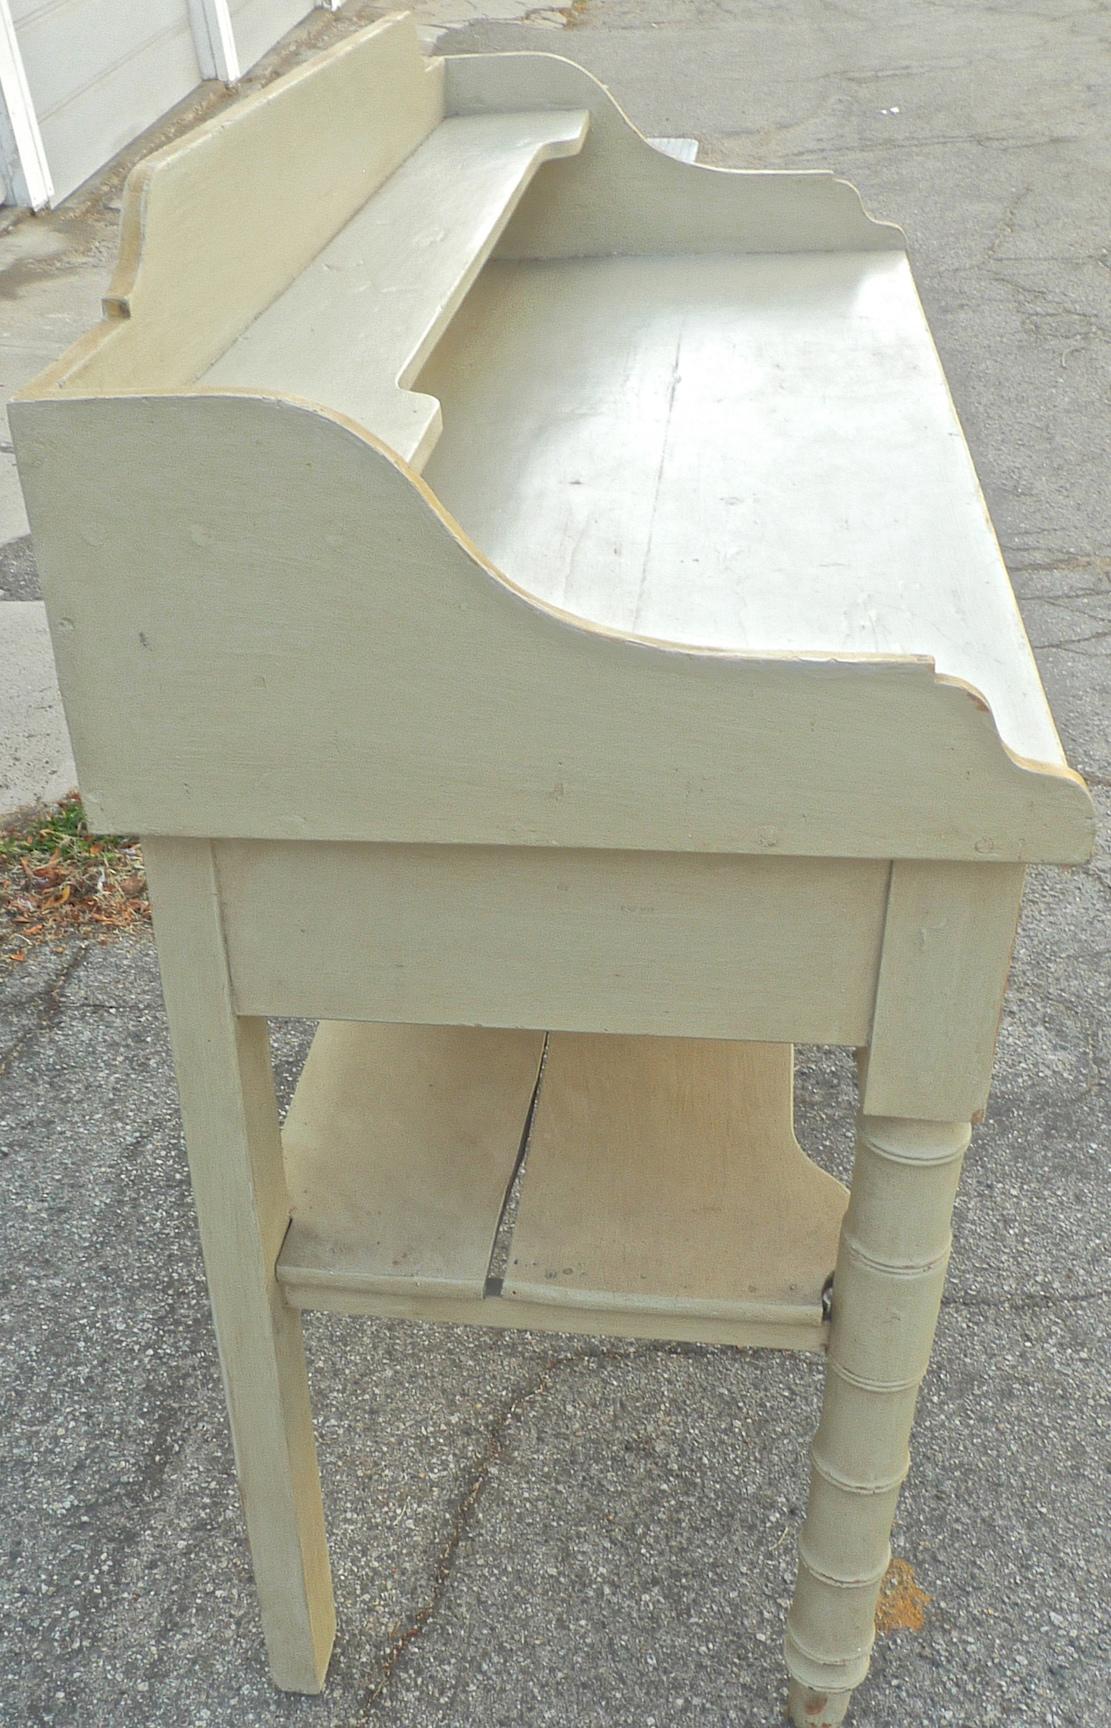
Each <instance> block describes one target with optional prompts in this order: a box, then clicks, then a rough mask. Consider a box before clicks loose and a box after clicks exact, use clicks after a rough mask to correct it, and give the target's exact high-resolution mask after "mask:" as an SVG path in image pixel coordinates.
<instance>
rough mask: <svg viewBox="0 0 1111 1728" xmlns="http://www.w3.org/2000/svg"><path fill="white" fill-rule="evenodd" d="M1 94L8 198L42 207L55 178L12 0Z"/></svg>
mask: <svg viewBox="0 0 1111 1728" xmlns="http://www.w3.org/2000/svg"><path fill="white" fill-rule="evenodd" d="M0 97H2V98H3V100H2V102H0V174H2V175H3V178H4V180H5V182H6V190H7V195H8V198H9V199H10V201H11V202H12V203H13V204H29V205H30V207H31V209H32V210H41V209H43V208H44V206H46V205H47V204H49V203H50V202H51V200H52V199H53V197H54V182H53V180H52V179H51V175H50V165H49V163H48V162H47V160H46V151H45V149H44V148H43V142H42V133H41V132H40V130H39V123H38V119H37V117H36V115H35V105H34V103H33V102H32V101H31V91H30V87H29V86H28V83H27V73H26V71H25V69H24V65H23V55H22V54H21V53H20V50H19V41H18V38H17V37H16V33H15V25H14V24H13V22H12V13H11V6H10V5H9V0H0Z"/></svg>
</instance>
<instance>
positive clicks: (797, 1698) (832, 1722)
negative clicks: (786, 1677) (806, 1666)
mask: <svg viewBox="0 0 1111 1728" xmlns="http://www.w3.org/2000/svg"><path fill="white" fill-rule="evenodd" d="M851 1697H852V1693H851V1692H815V1690H814V1688H813V1687H812V1686H804V1685H803V1684H802V1682H801V1681H799V1680H792V1681H791V1685H790V1688H789V1690H788V1692H787V1714H788V1716H789V1717H790V1720H791V1723H792V1728H837V1725H838V1723H839V1722H843V1721H844V1720H845V1713H846V1711H847V1710H848V1708H849V1699H850V1698H851Z"/></svg>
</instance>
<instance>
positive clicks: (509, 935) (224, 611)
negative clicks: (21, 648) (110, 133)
mask: <svg viewBox="0 0 1111 1728" xmlns="http://www.w3.org/2000/svg"><path fill="white" fill-rule="evenodd" d="M12 423H13V427H14V432H15V438H16V444H17V453H18V458H19V465H20V470H21V474H22V477H23V482H24V487H25V491H26V495H27V502H28V508H29V512H30V516H31V522H32V527H33V532H34V540H35V547H36V552H37V555H38V560H39V564H40V567H41V570H42V575H43V583H44V590H45V594H46V600H47V607H48V611H49V616H50V625H51V631H52V636H53V641H54V646H55V652H56V657H57V661H58V670H59V677H60V682H61V688H62V692H63V697H64V701H65V707H66V713H67V717H68V721H69V725H70V729H71V732H72V737H73V745H74V752H75V756H76V760H77V764H78V770H79V774H80V780H81V789H82V793H83V796H84V800H85V806H86V809H87V811H88V814H89V818H90V821H91V823H92V825H93V826H94V827H95V828H96V829H98V830H100V831H105V832H121V831H122V832H126V833H137V834H139V835H141V836H142V838H143V847H144V852H145V856H146V860H147V865H148V870H149V875H150V881H151V888H152V897H153V905H154V912H155V923H156V931H157V937H158V946H159V953H160V957H161V964H162V972H163V980H164V986H165V995H166V1003H167V1008H168V1012H169V1019H170V1028H171V1034H172V1038H173V1044H174V1052H175V1059H176V1063H177V1072H178V1079H179V1087H180V1093H181V1104H182V1114H183V1118H184V1123H185V1132H186V1138H187V1142H188V1149H189V1157H190V1163H191V1168H192V1174H193V1184H194V1190H195V1194H196V1201H197V1210H198V1215H199V1219H200V1227H201V1235H202V1240H203V1245H204V1252H205V1260H206V1266H207V1271H208V1278H209V1285H210V1289H211V1295H212V1304H213V1310H214V1314H215V1319H216V1327H217V1332H218V1336H219V1341H220V1349H221V1356H222V1360H223V1366H224V1373H225V1380H226V1386H227V1392H228V1402H229V1410H230V1414H231V1422H232V1427H233V1430H234V1435H235V1444H236V1456H237V1461H238V1466H239V1472H240V1479H241V1485H242V1490H243V1499H244V1505H245V1509H246V1518H247V1524H248V1530H249V1534H250V1540H251V1547H252V1552H253V1557H254V1563H255V1570H256V1576H257V1580H258V1587H259V1595H260V1599H261V1603H262V1613H263V1622H264V1628H265V1633H266V1638H267V1645H268V1649H269V1654H270V1660H271V1665H272V1669H273V1673H274V1677H275V1680H276V1681H277V1683H278V1684H279V1685H280V1686H283V1687H287V1688H291V1689H293V1690H298V1691H305V1692H312V1691H318V1690H319V1689H320V1688H321V1686H322V1685H323V1683H324V1675H325V1670H326V1667H327V1663H328V1657H329V1652H330V1649H331V1645H332V1639H333V1631H334V1617H333V1608H332V1597H331V1587H330V1582H329V1573H328V1560H327V1551H326V1547H325V1539H324V1529H323V1520H322V1514H321V1502H320V1490H319V1481H318V1476H317V1470H316V1463H315V1453H314V1447H313V1437H312V1424H311V1416H310V1410H309V1402H308V1388H307V1382H306V1377H305V1368H304V1360H303V1355H302V1345H301V1330H300V1313H299V1311H300V1310H301V1309H303V1308H325V1309H333V1310H336V1311H341V1312H358V1313H366V1314H371V1315H387V1316H400V1317H410V1318H421V1319H432V1320H441V1321H452V1322H464V1323H476V1324H485V1325H491V1326H500V1327H529V1328H536V1329H555V1330H563V1331H572V1332H581V1333H611V1334H622V1335H627V1336H632V1337H648V1338H657V1337H665V1338H682V1339H695V1340H701V1341H705V1342H709V1343H716V1344H733V1345H748V1346H753V1345H758V1346H773V1345H774V1346H780V1347H788V1348H795V1349H805V1350H814V1351H825V1352H828V1365H827V1380H826V1393H825V1402H824V1408H823V1415H822V1421H821V1427H820V1429H819V1433H818V1436H817V1439H816V1441H815V1446H814V1465H813V1476H812V1489H811V1500H810V1508H809V1512H808V1515H807V1520H806V1524H805V1527H804V1529H803V1532H802V1536H801V1543H800V1571H799V1584H798V1590H797V1594H796V1599H795V1603H794V1606H793V1608H792V1610H791V1614H790V1617H789V1623H788V1632H787V1662H788V1667H789V1670H790V1675H791V1692H790V1708H791V1711H792V1718H793V1721H794V1722H795V1723H796V1724H798V1725H800V1728H801V1725H803V1724H809V1725H810V1728H828V1725H832V1724H836V1723H839V1722H840V1721H842V1719H843V1717H844V1715H845V1711H846V1708H847V1705H848V1701H849V1697H850V1694H851V1691H852V1689H853V1688H854V1687H855V1686H856V1685H857V1684H858V1683H859V1682H860V1680H862V1679H863V1677H864V1675H865V1673H866V1671H867V1667H868V1660H869V1652H870V1648H871V1643H872V1637H873V1617H874V1609H875V1601H876V1596H877V1592H878V1589H879V1585H880V1581H881V1579H882V1577H883V1575H884V1572H885V1570H886V1567H887V1565H888V1561H889V1557H890V1550H889V1546H888V1538H889V1531H890V1525H891V1519H892V1516H893V1513H894V1507H895V1501H896V1497H897V1494H898V1491H899V1485H900V1483H901V1481H902V1478H903V1476H904V1474H905V1471H906V1468H907V1463H908V1455H907V1441H908V1436H909V1432H910V1426H911V1420H912V1416H913V1410H914V1403H915V1397H916V1393H917V1387H918V1382H919V1380H920V1378H921V1375H922V1373H923V1372H924V1370H925V1367H926V1362H927V1358H928V1354H929V1349H930V1343H931V1339H932V1334H933V1328H934V1323H935V1320H936V1316H937V1310H938V1303H939V1301H940V1296H941V1286H942V1282H943V1279H944V1275H945V1265H946V1258H947V1255H948V1250H949V1213H950V1207H951V1204H952V1200H953V1194H954V1191H955V1187H956V1182H957V1177H958V1173H959V1169H960V1162H961V1156H962V1153H963V1151H964V1148H965V1146H966V1144H967V1142H968V1138H969V1133H970V1125H971V1124H972V1123H973V1122H974V1121H975V1120H977V1119H978V1118H979V1116H980V1115H981V1113H982V1112H983V1110H984V1107H985V1104H986V1100H987V1093H988V1085H989V1078H990V1072H991V1065H992V1057H993V1049H994V1043H995V1037H996V1030H997V1026H998V1020H999V1014H1000V1006H1001V1001H1002V996H1003V990H1004V987H1005V983H1006V978H1007V970H1008V966H1009V962H1010V952H1011V945H1012V941H1013V937H1014V930H1015V924H1016V920H1017V916H1018V910H1019V901H1020V896H1021V891H1022V880H1023V873H1024V866H1025V865H1026V864H1027V863H1030V862H1035V861H1050V862H1058V863H1062V864H1067V863H1073V862H1078V861H1081V860H1083V859H1084V858H1086V857H1087V855H1088V852H1089V850H1090V846H1091V832H1092V812H1091V806H1090V801H1089V798H1088V795H1087V792H1086V790H1085V787H1084V785H1083V783H1082V781H1081V780H1080V779H1079V778H1078V777H1077V775H1075V774H1074V773H1072V772H1071V771H1070V769H1069V768H1068V766H1067V764H1066V762H1065V759H1064V755H1063V753H1062V750H1061V746H1060V743H1059V741H1058V738H1057V734H1056V731H1055V729H1054V726H1053V721H1052V718H1051V716H1050V713H1049V709H1048V707H1047V705H1046V701H1045V697H1044V694H1043V692H1042V688H1041V685H1040V682H1039V679H1038V675H1037V671H1036V668H1035V665H1034V661H1033V657H1032V655H1031V652H1030V648H1029V644H1028V643H1027V640H1026V636H1025V634H1024V631H1023V627H1022V623H1021V619H1020V617H1019V614H1018V610H1017V608H1016V605H1015V602H1014V598H1013V596H1012V593H1011V589H1010V586H1009V583H1008V579H1007V574H1006V571H1005V569H1004V566H1003V563H1002V560H1001V557H1000V554H999V550H998V547H997V545H996V542H995V539H994V536H993V533H992V529H991V525H990V523H989V521H988V517H987V514H986V511H985V507H984V503H983V499H982V497H981V495H980V490H979V487H978V484H977V480H976V475H975V472H974V470H973V467H972V463H971V460H970V458H969V454H968V451H967V449H966V446H965V443H964V439H963V437H962V434H961V430H960V426H959V424H958V421H957V419H956V416H955V413H954V410H953V407H952V404H951V402H950V399H949V394H948V390H947V388H946V383H945V379H944V376H943V373H942V370H941V367H940V364H939V361H938V358H937V355H936V353H935V351H934V348H933V344H932V342H931V339H930V335H929V331H928V328H927V325H926V322H925V319H924V317H923V313H922V310H921V307H920V305H919V302H918V298H917V295H916V292H915V288H914V282H913V279H912V276H911V272H910V267H909V264H908V262H907V258H906V253H905V250H904V243H903V238H902V235H901V234H900V232H899V230H898V229H896V228H893V227H891V226H889V225H887V224H884V223H880V222H876V221H874V220H872V218H870V217H869V216H868V215H867V214H866V212H865V211H864V209H863V207H862V205H861V203H860V200H859V198H858V196H857V194H856V192H855V191H854V190H853V188H852V187H851V186H849V185H848V184H846V183H845V182H843V181H840V180H837V179H835V178H833V177H831V176H828V175H825V174H809V173H808V174H786V173H784V174H780V173H744V172H727V171H722V170H715V169H707V168H701V167H697V166H692V165H689V164H686V163H683V162H679V161H676V160H674V159H672V158H671V157H669V156H667V155H665V154H663V153H662V152H661V151H659V150H657V149H654V148H653V147H652V146H651V145H650V144H649V143H648V142H647V141H646V140H645V139H644V138H642V137H641V136H640V134H639V133H637V132H636V131H635V129H634V128H633V127H632V126H631V125H630V124H629V122H628V121H627V120H626V118H625V117H624V115H623V114H622V113H621V111H620V110H619V108H618V107H617V106H616V105H615V103H614V101H613V100H612V98H611V97H610V96H609V94H608V93H607V92H606V91H605V90H604V89H603V88H602V87H601V86H600V85H599V84H598V83H597V82H596V81H595V80H594V79H592V78H591V77H590V76H589V75H588V74H587V73H586V72H584V71H582V70H581V69H580V68H579V67H577V66H574V65H572V64H571V63H570V62H568V61H566V60H562V59H558V58H555V57H553V56H548V55H533V54H523V55H517V54H507V55H493V56H485V55H476V56H466V57H462V58H456V59H447V60H438V59H432V60H425V59H424V58H423V57H422V55H421V52H420V49H419V46H418V41H417V37H416V34H415V31H414V30H413V28H412V26H411V24H410V23H409V21H408V20H406V19H404V18H390V19H387V20H385V21H384V22H382V23H380V24H377V25H374V26H373V27H371V28H370V29H369V30H367V31H365V32H362V33H360V34H358V35H354V36H351V37H349V38H347V39H346V40H344V41H342V42H340V43H339V44H338V45H337V46H336V47H334V48H332V49H331V50H329V51H328V52H326V53H324V54H323V55H321V56H320V57H319V58H318V59H316V60H315V61H313V62H312V63H310V64H308V65H306V66H303V67H301V68H299V69H298V70H296V71H294V72H292V73H290V74H289V75H287V76H286V77H284V78H282V79H280V80H278V81H277V82H276V83H274V84H272V85H270V86H269V87H267V88H266V89H264V90H263V91H261V92H260V93H259V94H258V95H256V96H253V97H250V98H248V99H246V100H245V101H242V102H239V103H236V104H234V105H233V106H230V107H229V108H227V109H226V110H224V111H223V112H221V113H220V114H218V115H217V116H216V118H214V119H212V120H210V121H209V122H208V123H207V124H206V125H204V126H202V127H200V128H199V129H198V130H197V131H195V132H193V133H191V134H190V135H188V136H187V137H185V138H184V139H182V140H180V141H178V142H177V143H174V144H172V145H170V146H169V147H168V148H167V149H165V150H163V151H160V152H158V153H157V154H156V155H154V156H152V157H150V158H148V159H147V160H146V161H145V162H144V163H142V164H141V165H140V166H139V167H138V168H137V169H136V170H135V172H134V173H133V175H132V177H131V180H130V181H129V184H128V190H127V193H126V197H125V203H124V211H123V225H122V239H121V250H120V262H119V266H118V270H117V274H116V278H115V280H114V282H113V285H112V289H111V292H110V293H109V296H108V298H107V300H106V302H105V318H104V321H103V322H102V323H101V324H99V325H98V326H97V328H96V329H95V330H93V331H91V332H90V333H89V335H88V336H87V337H85V338H84V339H83V340H82V341H81V342H79V343H78V344H77V345H76V347H75V348H73V349H71V350H70V352H69V353H68V354H67V355H65V356H64V358H63V359H62V360H61V361H59V362H58V363H57V364H56V365H55V366H54V367H53V368H51V369H50V370H49V371H48V372H46V373H44V374H43V375H42V377H40V378H39V379H38V380H37V381H36V382H35V384H34V385H32V386H31V387H30V388H29V389H28V390H26V391H25V392H23V394H22V396H21V397H20V398H19V399H18V401H17V403H16V404H15V405H14V407H13V410H12ZM268 1016H269V1017H282V1016H305V1017H309V1018H312V1019H315V1020H318V1021H319V1022H320V1025H319V1029H318V1031H317V1033H316V1037H315V1041H314V1043H313V1046H312V1050H311V1053H310V1055H309V1057H308V1060H307V1063H306V1065H305V1068H304V1072H303V1074H302V1076H301V1080H300V1083H299V1086H298V1088H297V1092H296V1096H295V1098H294V1101H293V1104H292V1106H291V1109H290V1111H289V1114H288V1117H287V1120H286V1122H285V1125H284V1128H282V1127H280V1125H279V1118H278V1112H277V1109H276V1106H275V1100H274V1092H273V1087H272V1082H271V1076H270V1064H269V1052H268V1043H267V1030H266V1018H267V1017H268ZM795 1042H807V1043H822V1044H830V1045H841V1046H846V1047H848V1048H850V1049H854V1050H856V1051H858V1052H859V1060H860V1092H861V1097H860V1116H859V1122H858V1152H857V1161H856V1167H855V1173H854V1176H853V1182H852V1191H851V1196H850V1195H847V1194H846V1192H845V1190H844V1189H843V1188H842V1187H841V1185H840V1184H839V1183H837V1182H835V1181H834V1180H833V1179H832V1177H830V1176H828V1175H826V1174H825V1173H824V1172H822V1171H821V1170H819V1169H818V1168H817V1167H816V1166H815V1165H814V1164H813V1163H812V1162H811V1161H810V1160H809V1159H808V1158H807V1157H806V1156H805V1155H804V1153H803V1152H802V1151H801V1149H800V1148H799V1146H798V1143H797V1141H796V1139H795V1137H794V1132H793V1128H792V1096H791V1094H792V1081H791V1069H792V1045H793V1043H795ZM846 1202H847V1205H848V1209H847V1211H846ZM831 1275H832V1282H831ZM738 1563H741V1562H740V1560H738Z"/></svg>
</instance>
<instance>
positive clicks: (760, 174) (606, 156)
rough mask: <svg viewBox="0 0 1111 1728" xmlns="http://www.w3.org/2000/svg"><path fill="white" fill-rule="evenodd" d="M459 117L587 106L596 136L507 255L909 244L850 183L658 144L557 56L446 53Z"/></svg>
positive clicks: (519, 226) (554, 183)
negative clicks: (684, 155)
mask: <svg viewBox="0 0 1111 1728" xmlns="http://www.w3.org/2000/svg"><path fill="white" fill-rule="evenodd" d="M444 67H445V71H446V85H445V103H446V108H447V112H448V113H449V114H482V113H488V112H496V111H497V110H498V109H499V108H503V107H504V106H505V93H506V91H507V90H512V91H513V95H514V101H515V102H519V103H520V105H521V106H522V107H526V108H530V109H543V108H585V109H587V110H588V111H589V113H590V141H589V144H588V145H587V148H586V149H585V150H584V152H583V155H582V158H581V160H580V161H578V162H577V163H576V164H575V166H574V168H573V169H563V170H558V171H556V172H554V173H552V174H549V176H548V177H547V179H546V181H545V185H544V194H543V197H542V198H532V199H529V200H526V201H525V203H523V204H522V206H521V208H520V209H519V210H518V212H517V214H516V216H515V217H514V219H513V221H512V223H511V224H510V226H509V228H508V229H507V230H506V233H505V235H504V237H503V239H502V242H501V245H500V246H499V248H498V252H497V256H498V257H501V258H519V259H520V258H588V257H613V256H619V255H634V256H635V255H642V254H646V253H655V254H668V253H677V252H704V253H705V252H729V253H752V252H873V251H877V252H882V251H902V250H903V249H904V247H905V239H904V236H903V233H902V230H901V229H900V228H898V227H896V226H895V224H894V223H891V222H877V221H876V220H875V219H874V218H873V217H871V216H869V215H868V213H867V211H866V210H865V208H864V205H863V203H862V202H861V197H860V193H859V192H858V191H857V190H856V187H855V186H853V185H851V184H850V182H849V181H848V180H842V179H839V178H838V177H837V176H836V175H834V174H830V173H826V172H824V171H808V172H803V173H783V172H780V171H778V170H776V171H764V170H751V171H749V170H738V169H734V168H711V167H709V166H708V165H706V164H704V163H690V162H680V161H677V160H676V159H675V158H674V157H672V156H668V155H666V154H665V153H664V152H663V151H662V150H657V149H656V148H655V147H654V146H653V145H652V144H650V143H649V142H648V140H647V138H645V137H644V135H643V133H641V132H639V131H638V130H637V128H636V127H635V126H634V125H633V123H632V121H631V120H630V119H629V118H628V116H627V115H626V114H625V113H624V112H623V111H622V109H621V108H620V106H619V105H618V103H617V101H616V99H615V98H614V97H613V95H612V94H611V93H610V91H609V90H607V89H606V87H605V85H604V84H600V83H599V81H598V80H597V79H596V78H594V77H593V76H592V75H591V74H590V73H589V72H587V71H586V70H585V68H583V67H582V66H576V65H575V64H574V62H573V61H571V60H563V59H560V58H559V57H558V56H557V55H554V54H462V55H454V56H450V57H449V58H447V59H446V60H445V61H444Z"/></svg>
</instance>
